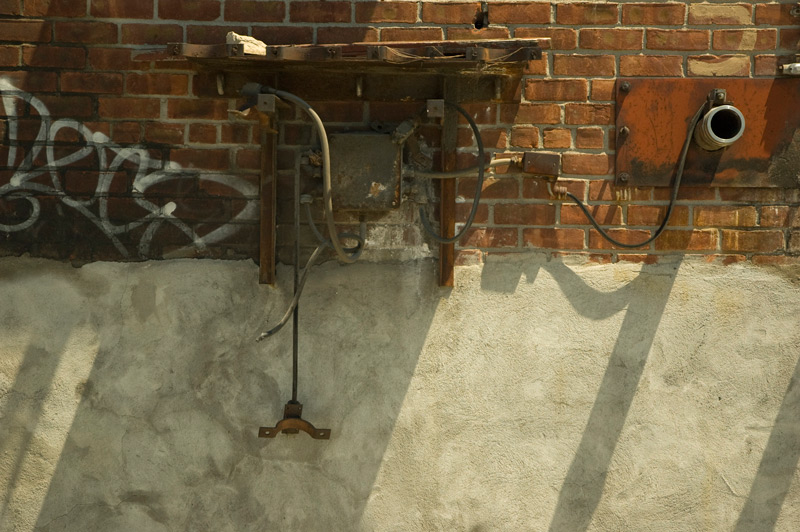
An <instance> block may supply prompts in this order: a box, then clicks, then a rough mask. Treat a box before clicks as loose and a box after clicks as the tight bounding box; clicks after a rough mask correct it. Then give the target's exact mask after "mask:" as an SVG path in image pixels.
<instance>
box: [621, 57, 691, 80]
mask: <svg viewBox="0 0 800 532" xmlns="http://www.w3.org/2000/svg"><path fill="white" fill-rule="evenodd" d="M619 73H620V75H621V76H648V77H658V76H669V77H672V76H681V75H682V74H683V58H682V57H680V56H677V55H623V56H622V57H620V58H619Z"/></svg>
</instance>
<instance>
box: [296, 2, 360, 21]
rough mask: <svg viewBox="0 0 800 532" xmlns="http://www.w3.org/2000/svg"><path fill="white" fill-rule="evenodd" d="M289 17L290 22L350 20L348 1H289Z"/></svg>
mask: <svg viewBox="0 0 800 532" xmlns="http://www.w3.org/2000/svg"><path fill="white" fill-rule="evenodd" d="M289 18H290V19H291V21H292V22H323V23H326V24H329V23H332V22H350V3H349V2H316V1H310V2H291V3H290V4H289Z"/></svg>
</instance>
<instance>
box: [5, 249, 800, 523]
mask: <svg viewBox="0 0 800 532" xmlns="http://www.w3.org/2000/svg"><path fill="white" fill-rule="evenodd" d="M257 273H258V272H257V267H256V266H255V265H254V264H252V263H251V262H215V261H191V260H179V261H164V262H149V263H128V264H121V263H103V262H98V263H93V264H89V265H86V266H84V267H82V268H80V269H75V268H72V267H71V266H69V265H66V264H63V263H59V262H49V261H44V260H38V259H37V260H34V259H28V258H8V259H2V260H0V301H2V304H1V305H0V338H2V341H1V342H0V530H1V531H2V532H10V531H15V532H22V531H32V530H36V531H39V532H56V531H82V532H83V531H148V532H149V531H152V532H162V531H176V532H177V531H195V530H197V531H200V530H203V531H205V530H214V531H220V532H239V531H249V530H279V531H315V530H320V531H332V530H333V531H347V530H392V531H394V530H403V531H405V530H412V531H415V530H447V531H462V530H463V531H493V530H513V531H521V530H526V531H527V530H530V531H545V530H550V531H584V530H586V531H601V530H602V531H659V532H665V531H705V530H708V531H719V530H735V531H737V532H744V531H753V530H759V531H760V530H764V531H772V530H775V531H796V530H797V529H798V523H800V474H798V469H797V464H798V457H799V456H800V366H798V358H799V357H800V327H798V316H800V271H799V270H797V269H794V270H788V269H769V268H767V267H756V266H753V265H751V264H735V265H731V266H722V265H720V264H718V263H711V264H710V263H706V262H704V261H702V260H698V259H691V260H689V259H686V260H682V259H680V258H676V259H674V261H672V262H667V263H663V262H662V263H660V264H657V265H644V266H643V265H637V264H630V263H618V264H603V265H598V264H591V263H571V262H568V261H566V262H565V261H560V260H552V261H547V260H545V259H543V258H540V257H539V256H538V255H536V254H534V253H531V254H523V255H520V256H519V257H517V258H507V257H505V258H500V259H493V260H490V261H489V262H488V263H486V264H484V265H480V266H465V267H460V268H458V269H457V271H456V278H457V281H456V287H455V288H454V289H451V290H448V289H441V288H439V287H437V286H436V285H435V281H434V279H435V266H434V263H433V262H432V261H428V260H423V261H418V262H406V263H401V264H381V265H378V264H368V263H364V264H356V265H353V266H346V267H345V266H340V265H337V264H334V263H327V264H324V265H322V266H319V267H318V268H317V269H316V270H315V271H314V272H313V273H312V276H311V277H310V280H309V282H308V284H307V286H306V291H305V293H304V295H303V298H302V300H301V313H300V369H301V373H300V397H299V399H300V401H301V402H302V403H304V405H305V411H304V417H305V418H306V419H308V420H309V421H311V422H312V423H314V424H315V425H316V426H317V427H321V428H330V429H332V431H333V435H332V438H331V439H330V440H329V441H322V440H312V439H311V438H310V437H308V436H307V435H306V434H303V433H301V434H298V435H291V436H289V435H279V436H278V437H277V438H275V439H259V438H257V437H256V435H257V431H258V428H259V426H271V425H274V424H275V423H276V422H277V421H278V419H279V418H280V417H281V415H282V411H283V405H284V403H285V402H286V400H287V399H289V395H290V388H291V386H290V385H291V333H290V331H289V330H288V329H286V330H283V331H281V332H280V333H279V334H278V335H277V336H275V337H273V338H270V339H267V340H266V341H264V342H262V343H256V342H254V339H255V338H256V336H257V335H258V333H259V332H260V331H261V330H263V328H264V326H265V325H266V324H267V323H269V322H274V321H275V320H276V319H278V318H279V317H280V316H281V315H282V314H283V311H284V309H285V305H286V304H287V301H288V299H289V292H290V290H289V288H288V287H289V284H290V279H291V272H290V270H289V269H288V268H281V269H279V278H280V282H279V287H278V288H270V287H266V286H259V285H258V284H257Z"/></svg>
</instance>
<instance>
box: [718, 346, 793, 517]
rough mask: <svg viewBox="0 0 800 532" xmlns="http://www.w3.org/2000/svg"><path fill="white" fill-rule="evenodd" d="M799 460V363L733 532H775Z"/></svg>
mask: <svg viewBox="0 0 800 532" xmlns="http://www.w3.org/2000/svg"><path fill="white" fill-rule="evenodd" d="M798 459H800V360H798V362H797V365H796V366H795V369H794V373H793V375H792V378H791V380H790V381H789V387H788V388H787V390H786V394H785V395H784V396H783V401H782V403H781V406H780V409H779V410H778V416H777V417H776V418H775V424H774V425H773V428H772V432H770V435H769V440H768V441H767V446H766V448H765V449H764V454H763V456H762V457H761V463H760V464H759V466H758V472H757V473H756V476H755V479H754V480H753V484H752V486H751V487H750V493H749V495H748V496H747V502H745V505H744V508H743V509H742V512H741V514H739V520H738V522H737V523H736V528H735V529H734V531H735V532H771V531H772V530H775V525H776V524H777V522H778V516H779V515H780V512H781V508H782V506H783V501H784V499H785V498H786V494H787V493H788V492H789V488H790V486H791V484H792V478H793V477H794V476H795V473H796V470H797V463H798Z"/></svg>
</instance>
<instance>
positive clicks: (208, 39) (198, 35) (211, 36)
mask: <svg viewBox="0 0 800 532" xmlns="http://www.w3.org/2000/svg"><path fill="white" fill-rule="evenodd" d="M231 31H233V32H235V33H238V34H240V35H246V34H247V27H246V26H209V25H208V24H205V25H202V26H199V25H197V26H194V25H192V26H187V27H186V42H190V43H194V44H219V43H222V42H225V37H226V36H227V35H228V33H229V32H231Z"/></svg>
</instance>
